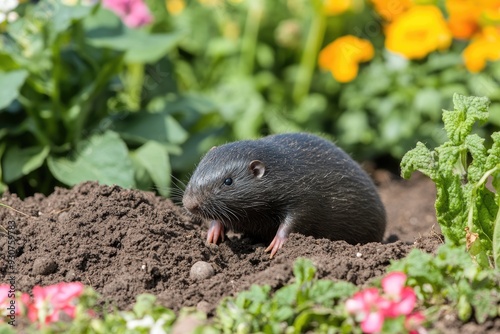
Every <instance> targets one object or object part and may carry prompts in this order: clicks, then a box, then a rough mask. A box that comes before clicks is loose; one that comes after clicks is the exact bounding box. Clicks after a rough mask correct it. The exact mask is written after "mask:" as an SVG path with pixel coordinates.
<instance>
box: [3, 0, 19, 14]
mask: <svg viewBox="0 0 500 334" xmlns="http://www.w3.org/2000/svg"><path fill="white" fill-rule="evenodd" d="M18 5H19V1H18V0H2V1H0V12H3V13H7V12H10V11H11V10H14V9H16V7H17V6H18Z"/></svg>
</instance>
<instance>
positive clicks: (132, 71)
mask: <svg viewBox="0 0 500 334" xmlns="http://www.w3.org/2000/svg"><path fill="white" fill-rule="evenodd" d="M67 3H69V2H61V1H51V0H42V1H39V2H38V3H37V4H36V5H33V4H31V3H29V2H28V3H25V4H23V5H20V7H19V8H18V11H19V12H20V18H19V19H18V20H17V21H15V22H11V23H9V24H8V25H7V27H6V31H5V32H3V33H2V34H1V35H0V37H1V38H0V91H1V92H2V93H1V94H0V119H1V121H0V140H1V141H0V162H1V164H0V193H1V192H3V191H4V190H5V189H6V187H7V185H9V187H10V188H11V191H15V192H16V193H18V194H19V195H20V196H24V195H26V194H30V193H33V192H34V191H35V190H36V191H41V192H45V193H48V192H50V191H51V190H52V188H53V186H54V185H55V184H58V183H56V182H55V180H57V181H58V182H59V183H62V184H65V185H69V186H71V185H74V184H77V183H79V182H82V181H85V180H98V181H100V182H102V183H106V184H118V185H120V186H123V187H137V188H141V189H151V187H152V185H153V184H154V185H155V186H156V188H157V189H158V191H159V192H160V193H161V194H163V195H168V194H169V190H170V177H171V170H172V168H171V163H170V158H171V157H172V156H174V155H176V154H180V152H181V151H182V149H181V145H183V144H185V143H186V142H187V139H188V132H187V131H188V130H189V131H190V133H191V134H192V137H193V138H192V140H194V141H196V142H199V141H202V140H203V139H204V138H206V137H207V136H208V135H209V134H210V125H211V124H214V121H210V122H206V119H207V118H208V119H210V118H212V119H213V109H211V107H210V103H208V102H206V101H205V100H204V99H202V98H201V97H195V96H193V97H190V96H187V95H181V94H179V93H178V91H177V86H176V82H175V80H173V78H172V75H171V73H172V72H173V71H174V69H173V68H172V63H171V62H170V60H169V58H168V57H167V54H169V53H171V52H172V50H174V48H175V47H176V45H177V43H178V41H179V39H180V37H181V34H180V33H179V32H176V31H172V29H170V28H168V27H166V26H165V24H164V22H165V21H166V17H167V14H166V11H165V9H164V7H160V8H159V10H157V11H155V14H156V15H157V19H158V20H157V23H155V24H152V25H150V26H147V27H142V28H138V29H131V28H129V27H127V26H125V25H124V24H123V23H122V21H121V20H120V19H119V18H118V17H117V16H116V15H115V14H114V13H112V12H111V11H109V10H106V9H104V8H102V7H101V6H100V4H96V5H81V4H77V5H69V4H67ZM162 8H163V11H162V10H161V9H162ZM155 9H156V8H155ZM162 19H163V20H162ZM162 22H163V23H162ZM179 114H181V116H179ZM199 121H205V126H204V127H202V128H201V129H200V128H199ZM196 127H198V129H197V128H196Z"/></svg>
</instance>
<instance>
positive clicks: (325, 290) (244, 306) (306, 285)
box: [215, 259, 359, 333]
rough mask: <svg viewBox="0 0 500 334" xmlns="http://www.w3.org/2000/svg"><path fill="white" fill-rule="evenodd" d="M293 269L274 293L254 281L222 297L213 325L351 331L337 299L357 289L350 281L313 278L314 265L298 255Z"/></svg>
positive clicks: (244, 329)
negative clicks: (287, 282)
mask: <svg viewBox="0 0 500 334" xmlns="http://www.w3.org/2000/svg"><path fill="white" fill-rule="evenodd" d="M293 272H294V275H295V282H294V283H292V284H290V285H287V286H284V287H282V288H281V289H279V290H278V291H276V292H275V293H274V294H271V288H270V287H269V286H256V285H254V286H252V287H251V288H250V290H248V291H244V292H241V293H239V294H238V296H236V297H234V298H227V299H226V300H224V301H223V302H222V303H221V304H220V305H219V307H218V308H217V315H216V321H215V324H216V327H218V328H220V329H221V330H222V332H223V333H235V332H238V333H253V332H262V333H304V332H307V331H314V332H317V333H326V332H328V331H334V332H341V333H351V332H353V331H355V328H354V327H355V325H354V323H353V322H352V320H349V319H347V314H346V311H345V306H344V305H343V303H339V301H340V300H344V299H345V298H347V297H349V296H351V295H352V294H353V293H354V292H355V291H356V290H357V288H356V287H355V286H354V285H352V284H350V283H347V282H342V281H340V282H333V281H330V280H315V279H314V276H315V273H316V269H315V268H314V266H313V264H312V262H311V261H310V260H307V259H298V260H297V261H296V262H295V265H294V269H293ZM346 319H347V320H346ZM356 330H358V331H359V329H356Z"/></svg>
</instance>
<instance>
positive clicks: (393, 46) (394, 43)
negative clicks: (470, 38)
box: [385, 6, 452, 59]
mask: <svg viewBox="0 0 500 334" xmlns="http://www.w3.org/2000/svg"><path fill="white" fill-rule="evenodd" d="M451 39H452V35H451V32H450V29H449V28H448V26H447V25H446V21H445V20H444V18H443V15H442V14H441V11H440V10H439V9H438V8H437V7H435V6H416V7H412V8H410V9H409V10H408V11H407V12H406V13H403V14H402V15H401V16H399V17H398V18H397V19H396V20H395V21H394V22H392V23H391V24H389V25H388V26H387V30H386V39H385V47H386V48H387V49H388V50H390V51H392V52H395V53H399V54H401V55H403V56H404V57H406V58H408V59H421V58H423V57H425V56H427V55H428V54H429V53H431V52H432V51H435V50H443V49H446V48H448V47H449V46H450V44H451Z"/></svg>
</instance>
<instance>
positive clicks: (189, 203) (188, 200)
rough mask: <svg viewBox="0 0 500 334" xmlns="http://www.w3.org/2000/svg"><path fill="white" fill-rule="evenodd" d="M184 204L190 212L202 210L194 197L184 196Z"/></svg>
mask: <svg viewBox="0 0 500 334" xmlns="http://www.w3.org/2000/svg"><path fill="white" fill-rule="evenodd" d="M182 204H183V205H184V207H185V208H186V209H188V210H189V211H190V212H193V213H194V212H197V211H198V209H199V208H200V203H199V202H198V201H197V200H196V198H195V197H194V196H184V197H183V198H182Z"/></svg>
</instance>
